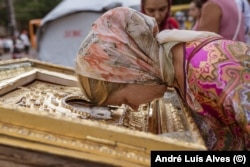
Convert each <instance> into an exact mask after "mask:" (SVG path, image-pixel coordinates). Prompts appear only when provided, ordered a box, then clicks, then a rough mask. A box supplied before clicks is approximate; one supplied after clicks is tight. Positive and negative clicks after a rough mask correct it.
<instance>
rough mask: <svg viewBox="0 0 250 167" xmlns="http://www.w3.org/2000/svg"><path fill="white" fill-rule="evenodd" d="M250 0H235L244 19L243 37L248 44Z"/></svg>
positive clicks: (249, 37) (249, 39) (249, 40)
mask: <svg viewBox="0 0 250 167" xmlns="http://www.w3.org/2000/svg"><path fill="white" fill-rule="evenodd" d="M249 1H250V0H235V2H236V3H237V5H238V8H239V10H240V11H241V12H242V13H243V16H244V20H245V39H246V43H248V44H250V2H249Z"/></svg>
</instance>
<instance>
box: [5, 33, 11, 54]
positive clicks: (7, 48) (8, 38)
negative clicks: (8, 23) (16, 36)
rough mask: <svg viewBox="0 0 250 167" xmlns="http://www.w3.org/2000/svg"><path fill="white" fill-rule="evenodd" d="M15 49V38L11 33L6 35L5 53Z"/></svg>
mask: <svg viewBox="0 0 250 167" xmlns="http://www.w3.org/2000/svg"><path fill="white" fill-rule="evenodd" d="M12 51H13V40H12V37H11V36H9V35H6V36H5V37H4V38H3V52H4V54H8V53H12Z"/></svg>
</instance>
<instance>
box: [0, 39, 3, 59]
mask: <svg viewBox="0 0 250 167" xmlns="http://www.w3.org/2000/svg"><path fill="white" fill-rule="evenodd" d="M2 55H3V38H2V37H1V36H0V56H2Z"/></svg>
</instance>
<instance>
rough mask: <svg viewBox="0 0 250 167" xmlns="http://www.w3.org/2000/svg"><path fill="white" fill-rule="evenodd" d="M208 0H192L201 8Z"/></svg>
mask: <svg viewBox="0 0 250 167" xmlns="http://www.w3.org/2000/svg"><path fill="white" fill-rule="evenodd" d="M206 1H207V0H192V2H193V3H195V6H196V7H197V8H199V9H201V7H202V5H203V4H204V3H205V2H206Z"/></svg>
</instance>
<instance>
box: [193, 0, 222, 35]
mask: <svg viewBox="0 0 250 167" xmlns="http://www.w3.org/2000/svg"><path fill="white" fill-rule="evenodd" d="M221 16H222V11H221V8H220V7H219V5H217V4H215V3H213V2H206V3H205V4H203V6H202V10H201V17H200V18H199V26H198V29H197V30H198V31H211V32H215V33H217V34H218V33H219V28H220V20H221Z"/></svg>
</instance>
